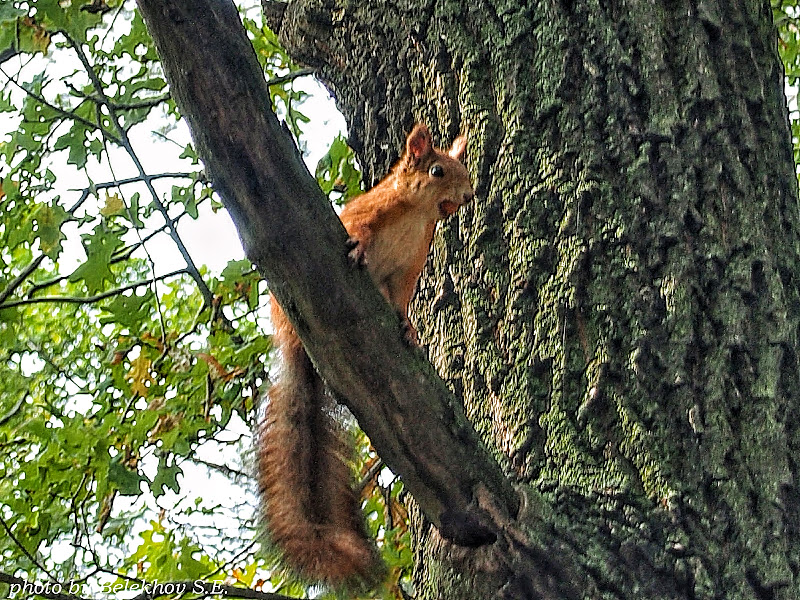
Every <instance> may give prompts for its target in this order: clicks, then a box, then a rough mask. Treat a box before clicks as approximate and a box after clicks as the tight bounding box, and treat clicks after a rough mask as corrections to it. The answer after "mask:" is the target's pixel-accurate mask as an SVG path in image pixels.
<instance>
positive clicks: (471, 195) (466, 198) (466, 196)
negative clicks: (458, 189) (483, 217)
mask: <svg viewBox="0 0 800 600" xmlns="http://www.w3.org/2000/svg"><path fill="white" fill-rule="evenodd" d="M473 198H475V192H473V191H469V192H467V193H466V194H464V202H465V203H466V202H472V199H473Z"/></svg>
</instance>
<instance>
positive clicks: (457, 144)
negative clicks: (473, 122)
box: [448, 135, 467, 162]
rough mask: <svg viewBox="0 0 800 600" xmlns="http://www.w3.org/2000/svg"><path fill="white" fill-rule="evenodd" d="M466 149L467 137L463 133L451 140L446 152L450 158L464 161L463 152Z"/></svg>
mask: <svg viewBox="0 0 800 600" xmlns="http://www.w3.org/2000/svg"><path fill="white" fill-rule="evenodd" d="M466 151H467V138H466V137H465V136H463V135H460V136H458V137H457V138H456V139H455V140H453V147H452V148H450V150H449V151H448V154H449V155H450V157H451V158H455V159H456V160H460V161H461V162H464V154H465V153H466Z"/></svg>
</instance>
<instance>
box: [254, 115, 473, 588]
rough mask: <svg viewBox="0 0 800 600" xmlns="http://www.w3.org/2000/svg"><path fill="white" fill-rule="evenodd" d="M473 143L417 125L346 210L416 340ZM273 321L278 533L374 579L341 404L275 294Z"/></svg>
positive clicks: (270, 420) (269, 472) (263, 451)
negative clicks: (420, 299)
mask: <svg viewBox="0 0 800 600" xmlns="http://www.w3.org/2000/svg"><path fill="white" fill-rule="evenodd" d="M465 149H466V138H464V137H463V136H461V137H459V138H457V139H456V140H455V141H454V142H453V146H452V147H451V148H450V150H448V151H446V152H443V151H441V150H438V149H436V148H434V147H433V145H432V143H431V134H430V132H429V131H428V128H427V127H426V126H425V125H423V124H417V125H416V126H415V127H414V129H413V130H412V131H411V133H410V134H409V135H408V138H407V140H406V150H405V153H404V154H403V156H402V158H401V159H400V160H399V161H398V162H397V163H396V164H395V165H394V167H392V170H391V172H390V173H389V174H388V175H387V176H386V178H384V179H383V180H382V181H381V182H380V183H378V184H377V185H376V186H375V187H373V188H372V189H371V190H370V191H368V192H366V193H364V194H362V195H360V196H358V197H356V198H355V199H353V200H352V201H350V202H349V203H348V204H347V205H346V206H345V208H344V209H343V210H342V213H341V220H342V223H343V224H344V226H345V229H347V232H348V234H349V235H350V239H349V240H348V244H347V249H348V250H349V256H350V258H351V260H352V261H353V262H354V263H356V264H360V265H366V268H367V269H368V271H369V273H370V275H371V276H372V279H373V280H374V281H375V283H376V285H377V286H378V288H379V289H380V291H381V293H383V295H384V296H385V297H386V299H387V300H388V301H389V303H390V304H391V305H392V306H393V307H394V308H395V309H396V310H397V311H398V312H399V314H400V317H401V318H402V320H403V324H404V328H405V332H406V336H407V337H408V338H409V339H413V338H414V330H413V329H412V328H411V326H410V324H409V322H408V303H409V302H410V300H411V297H412V296H413V294H414V288H415V287H416V284H417V280H418V279H419V276H420V273H421V272H422V268H423V267H424V265H425V260H426V258H427V255H428V250H429V248H430V244H431V240H432V239H433V233H434V230H435V228H436V223H437V221H439V220H441V219H444V218H446V217H448V216H449V215H451V214H453V213H454V212H455V211H456V210H457V209H458V208H459V207H460V206H461V205H462V204H464V203H465V202H468V201H469V200H471V199H472V197H473V190H472V184H471V183H470V178H469V174H468V173H467V169H466V167H465V166H464V165H463V164H462V162H461V160H462V159H463V156H464V151H465ZM272 322H273V325H274V327H275V332H274V334H273V343H274V344H275V345H276V346H277V347H278V348H279V349H280V352H281V356H282V364H281V372H280V378H279V380H278V381H277V382H276V383H275V384H274V385H273V386H272V388H271V389H270V390H269V403H268V405H267V408H266V414H265V418H264V421H263V422H262V425H261V428H260V432H259V441H258V471H259V473H258V481H259V487H260V489H261V495H262V499H263V502H264V513H265V517H266V522H267V528H268V529H269V532H270V536H271V539H272V541H273V543H274V544H275V545H276V546H277V547H278V548H279V549H280V550H281V552H282V554H283V558H284V562H285V563H286V565H287V566H288V567H290V569H292V570H293V571H294V572H296V573H297V574H299V575H300V576H301V577H303V578H306V579H309V580H314V581H324V582H326V583H328V584H332V585H340V584H346V583H348V582H350V581H354V580H361V581H371V580H372V581H374V578H375V577H376V573H379V572H380V571H381V566H380V560H379V558H378V554H377V551H376V549H375V546H374V544H373V543H372V541H371V540H370V539H369V537H368V535H367V533H366V530H365V526H364V522H363V516H362V514H361V508H360V503H359V498H358V494H357V493H356V491H355V490H354V489H353V487H352V485H351V482H352V479H353V477H352V473H351V469H350V467H349V465H348V464H347V462H346V458H347V456H348V455H349V454H350V453H351V452H349V451H348V450H349V449H348V448H347V447H346V446H347V444H346V443H345V441H344V440H345V436H344V435H343V432H342V431H341V426H340V424H339V422H338V421H337V420H336V419H335V417H334V416H333V415H332V413H331V411H332V408H333V401H332V400H331V399H330V398H329V396H328V395H327V394H326V392H325V385H324V383H323V382H322V380H321V379H320V377H319V375H318V374H317V372H316V371H315V369H314V366H313V365H312V363H311V360H310V359H309V357H308V355H307V354H306V352H305V350H304V349H303V346H302V344H301V342H300V339H299V338H298V337H297V334H296V333H295V331H294V328H293V327H292V325H291V324H290V323H289V321H288V319H287V318H286V315H285V314H284V313H283V311H282V310H281V308H280V306H278V304H277V302H275V301H274V298H273V301H272Z"/></svg>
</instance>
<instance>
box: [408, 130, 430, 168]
mask: <svg viewBox="0 0 800 600" xmlns="http://www.w3.org/2000/svg"><path fill="white" fill-rule="evenodd" d="M431 150H433V146H432V145H431V132H430V131H428V127H427V126H426V125H425V124H424V123H417V124H416V125H415V126H414V129H412V130H411V133H409V134H408V138H407V139H406V156H407V157H408V158H409V159H410V160H411V161H413V162H414V163H418V162H419V161H420V160H422V159H423V158H425V157H426V156H427V155H428V154H429V153H430V152H431Z"/></svg>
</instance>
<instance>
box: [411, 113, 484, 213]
mask: <svg viewBox="0 0 800 600" xmlns="http://www.w3.org/2000/svg"><path fill="white" fill-rule="evenodd" d="M466 149H467V138H465V137H464V136H463V135H462V136H459V137H457V138H456V139H455V141H454V142H453V146H452V147H451V148H450V149H449V150H446V151H443V150H439V149H438V148H434V147H433V144H432V141H431V134H430V131H428V128H427V126H425V124H423V123H417V125H415V126H414V129H412V130H411V133H409V134H408V138H407V139H406V152H405V154H404V155H403V158H402V159H401V161H400V170H399V173H398V175H399V176H400V177H401V179H402V180H403V183H404V184H405V185H408V186H409V188H410V191H411V192H412V194H413V197H414V198H415V199H416V200H417V201H418V202H419V203H420V204H421V208H424V209H430V210H431V211H435V213H434V214H435V215H436V216H435V219H444V218H445V217H448V216H450V215H452V214H453V213H454V212H456V210H458V207H459V206H461V205H462V204H464V203H465V202H469V201H470V200H472V198H473V197H474V195H475V192H474V191H473V189H472V183H471V182H470V180H469V173H468V172H467V168H466V167H465V166H464V164H463V162H461V161H462V160H463V158H464V152H465V151H466Z"/></svg>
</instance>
